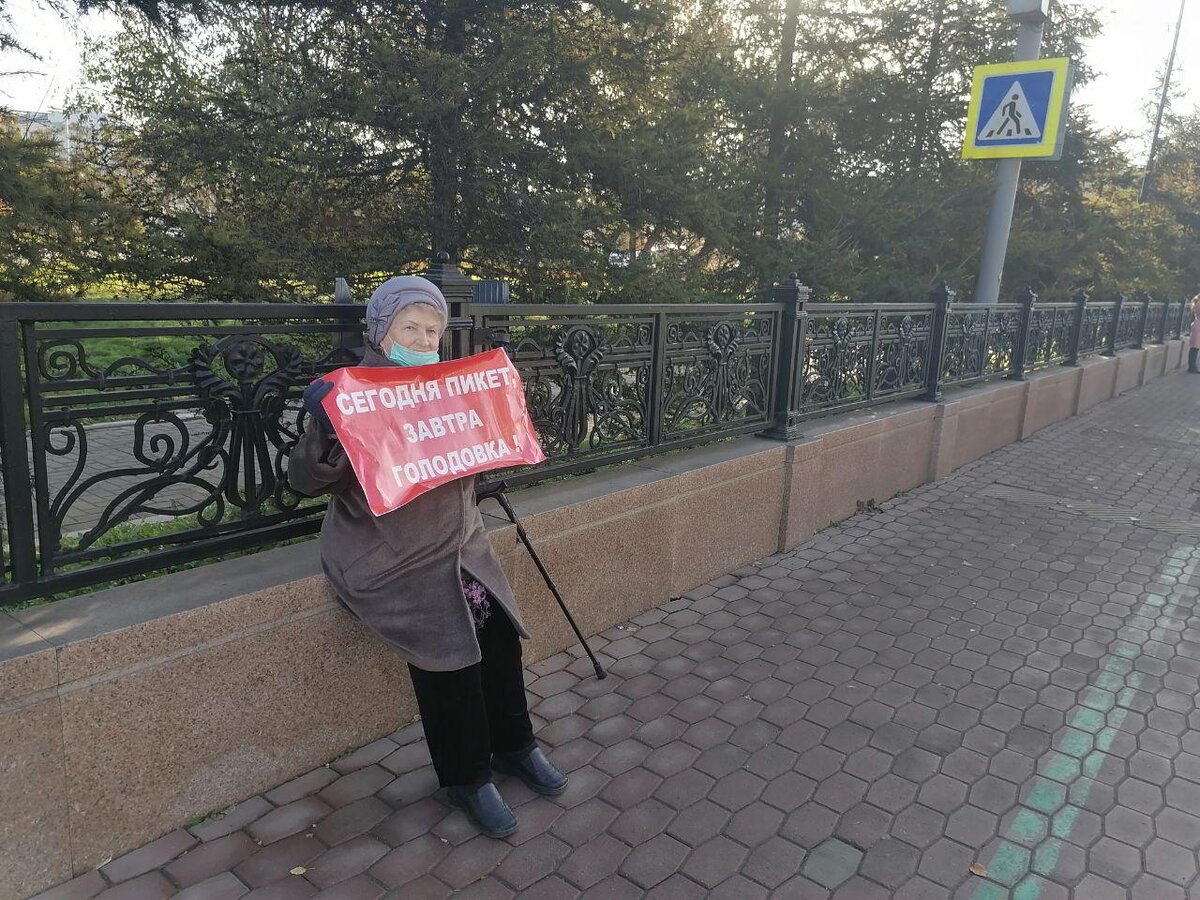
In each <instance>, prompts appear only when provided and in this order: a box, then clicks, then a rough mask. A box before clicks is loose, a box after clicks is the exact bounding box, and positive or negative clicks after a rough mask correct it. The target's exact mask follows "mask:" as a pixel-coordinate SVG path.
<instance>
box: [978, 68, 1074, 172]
mask: <svg viewBox="0 0 1200 900" xmlns="http://www.w3.org/2000/svg"><path fill="white" fill-rule="evenodd" d="M1071 74H1072V70H1071V61H1070V60H1069V59H1065V58H1064V59H1035V60H1031V61H1029V62H1014V63H998V64H996V65H990V66H979V67H978V68H977V69H976V70H975V81H974V84H973V87H972V90H971V106H970V109H969V110H968V111H967V132H966V137H965V139H964V141H963V158H964V159H1004V158H1017V159H1059V158H1061V157H1062V142H1063V135H1064V133H1065V131H1066V123H1067V102H1068V98H1069V96H1070V93H1071Z"/></svg>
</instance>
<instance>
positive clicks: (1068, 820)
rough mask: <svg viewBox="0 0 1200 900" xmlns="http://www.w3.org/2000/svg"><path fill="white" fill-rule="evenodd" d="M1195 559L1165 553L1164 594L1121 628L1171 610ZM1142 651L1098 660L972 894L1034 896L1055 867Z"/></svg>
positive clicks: (997, 899)
mask: <svg viewBox="0 0 1200 900" xmlns="http://www.w3.org/2000/svg"><path fill="white" fill-rule="evenodd" d="M1198 558H1200V548H1198V547H1188V548H1184V549H1181V550H1177V551H1175V552H1174V553H1172V554H1170V556H1168V557H1167V561H1166V562H1165V563H1164V564H1163V566H1162V568H1161V569H1160V570H1159V572H1158V575H1159V577H1160V578H1161V579H1162V580H1163V581H1164V582H1166V583H1167V584H1168V585H1169V586H1170V592H1169V595H1168V597H1169V598H1170V599H1168V597H1161V596H1158V595H1156V594H1151V595H1148V596H1147V597H1146V599H1145V600H1144V601H1143V602H1142V604H1141V605H1140V606H1139V607H1138V608H1137V610H1136V611H1135V612H1134V614H1133V615H1132V616H1130V617H1129V619H1128V620H1127V621H1126V622H1125V624H1124V625H1123V626H1122V627H1121V631H1122V632H1123V631H1125V630H1126V629H1129V628H1137V629H1139V630H1142V631H1146V632H1149V631H1151V630H1152V629H1154V628H1155V627H1156V621H1157V620H1158V619H1159V618H1161V617H1167V618H1173V617H1175V615H1176V613H1177V612H1178V610H1179V601H1180V600H1181V599H1182V591H1181V590H1180V589H1181V587H1182V586H1183V583H1184V582H1185V580H1186V581H1187V582H1190V581H1191V577H1192V575H1194V574H1195V573H1196V571H1197V568H1198V562H1200V559H1198ZM1139 620H1142V621H1139ZM1119 634H1120V632H1118V635H1119ZM1141 653H1142V648H1141V647H1140V646H1139V645H1138V644H1135V643H1132V642H1130V641H1122V642H1121V643H1120V644H1119V645H1118V646H1117V647H1116V648H1115V649H1114V650H1113V651H1112V652H1111V653H1109V654H1107V655H1106V656H1104V657H1103V658H1102V659H1101V660H1100V666H1099V672H1098V673H1097V675H1096V677H1095V679H1093V683H1092V684H1090V685H1088V687H1087V688H1086V689H1085V690H1084V692H1083V697H1082V699H1081V700H1080V702H1079V708H1078V709H1077V710H1076V711H1075V713H1074V714H1072V716H1071V718H1070V719H1069V720H1068V722H1067V725H1066V727H1067V729H1068V731H1067V733H1066V734H1065V735H1063V737H1062V738H1061V739H1060V740H1059V742H1058V747H1057V748H1056V749H1055V750H1053V751H1052V752H1051V755H1050V758H1049V760H1048V761H1047V762H1046V763H1045V764H1044V765H1042V766H1041V767H1040V769H1039V772H1040V774H1039V775H1038V776H1037V777H1035V778H1034V784H1033V787H1031V788H1030V790H1029V793H1028V796H1027V797H1026V798H1025V800H1023V801H1021V809H1019V810H1018V812H1017V814H1016V815H1015V816H1014V817H1013V820H1012V822H1011V823H1009V826H1008V828H1007V829H1006V831H1005V833H1004V837H1003V838H1002V840H1001V843H1000V845H999V846H998V847H997V848H996V852H995V853H994V854H992V858H991V860H990V861H989V862H988V864H987V875H986V876H984V878H983V879H981V881H980V882H979V886H978V887H977V888H976V889H975V893H974V897H973V900H1039V897H1040V896H1041V890H1042V887H1041V886H1042V882H1041V880H1040V879H1039V878H1037V877H1035V876H1042V877H1044V878H1050V877H1051V875H1052V873H1053V872H1054V870H1055V868H1056V867H1057V866H1058V860H1059V857H1060V856H1061V855H1062V849H1063V841H1064V840H1065V839H1067V838H1069V837H1070V836H1071V830H1072V829H1073V828H1074V827H1075V823H1076V821H1077V820H1078V819H1079V814H1080V811H1081V810H1082V809H1083V806H1084V804H1086V802H1087V798H1088V795H1089V794H1090V793H1091V791H1092V788H1093V787H1094V786H1095V784H1096V776H1097V775H1098V774H1099V773H1100V767H1101V766H1103V765H1104V759H1105V756H1106V754H1107V752H1108V749H1109V748H1110V747H1111V746H1112V744H1113V741H1115V740H1116V737H1117V734H1118V733H1119V732H1120V730H1121V725H1122V723H1123V722H1124V721H1125V717H1126V715H1127V714H1128V711H1129V710H1130V709H1131V708H1132V704H1133V702H1134V700H1135V699H1136V697H1137V692H1138V691H1139V690H1140V688H1141V686H1142V684H1143V683H1144V682H1145V675H1144V674H1143V673H1142V672H1139V671H1138V670H1137V669H1135V668H1134V663H1135V662H1136V661H1137V658H1138V657H1139V656H1141ZM1068 801H1069V802H1068ZM1046 817H1049V823H1050V824H1049V834H1047V829H1046V827H1045V825H1044V823H1045V822H1046V821H1047V818H1046ZM1030 847H1032V848H1033V852H1032V853H1031V852H1030V849H1029V848H1030Z"/></svg>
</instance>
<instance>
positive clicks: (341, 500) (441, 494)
mask: <svg viewBox="0 0 1200 900" xmlns="http://www.w3.org/2000/svg"><path fill="white" fill-rule="evenodd" d="M363 365H367V366H373V365H391V363H390V362H389V361H387V360H386V359H384V358H383V357H381V356H380V355H379V354H377V353H375V352H373V351H371V350H368V351H367V355H366V358H365V359H364V360H363ZM288 482H289V483H290V484H291V486H292V488H293V489H294V490H296V491H297V492H298V493H301V494H305V495H308V496H319V495H322V494H329V495H330V497H329V508H328V510H327V511H326V513H325V521H324V523H323V524H322V526H321V565H322V568H324V570H325V574H326V576H328V578H329V581H330V582H331V583H332V584H333V588H334V590H335V591H336V592H337V596H338V599H339V600H341V602H342V603H343V604H344V605H345V606H347V607H348V608H349V609H350V611H351V612H353V613H354V614H355V615H357V616H358V617H359V618H360V619H361V620H362V621H363V623H364V624H366V625H367V627H368V628H370V629H371V630H372V631H374V632H375V633H376V634H377V635H379V636H380V637H381V638H383V639H384V640H385V641H387V642H388V643H389V644H390V645H391V646H392V647H393V648H394V649H395V650H396V651H397V652H398V653H399V654H400V655H401V656H402V657H403V658H404V659H405V660H407V661H408V662H410V663H412V664H413V665H414V666H417V667H418V668H421V669H425V670H427V671H431V672H447V671H453V670H455V669H463V668H466V667H467V666H470V665H473V664H474V663H477V662H479V659H480V654H479V641H478V640H477V639H476V637H475V626H474V621H473V619H472V618H471V611H470V609H469V608H468V606H467V600H466V598H465V597H464V596H463V591H462V582H461V580H460V578H459V572H460V570H466V571H467V572H468V573H470V574H471V575H472V576H474V577H475V578H476V579H477V580H479V581H480V582H481V583H482V584H483V585H484V586H485V587H486V588H487V589H488V591H489V592H490V593H491V595H492V596H493V597H494V598H496V600H498V601H499V602H500V604H501V606H503V607H504V612H506V613H508V617H509V619H511V620H512V623H513V625H514V626H515V627H516V630H517V633H518V634H520V635H521V637H524V638H528V637H529V632H528V631H527V630H526V629H525V625H524V624H523V623H522V621H521V616H520V613H519V611H518V610H517V603H516V600H515V598H514V597H513V593H512V588H511V587H510V586H509V584H508V579H507V578H505V577H504V571H503V569H501V567H500V561H499V560H498V559H496V554H495V552H494V551H493V550H492V545H491V543H490V542H489V540H488V536H487V532H486V531H485V530H484V526H483V518H482V517H481V516H480V514H479V508H478V507H477V506H476V504H475V478H474V477H469V478H460V479H458V480H457V481H452V482H450V483H449V484H445V485H442V486H441V487H438V488H434V489H433V490H431V491H429V492H428V493H425V494H422V495H421V496H419V497H417V498H416V499H415V500H413V501H411V502H410V503H408V504H406V505H404V506H402V507H400V508H399V509H397V510H393V511H392V512H390V513H387V514H386V515H383V516H379V517H378V518H376V517H375V516H374V515H373V514H372V513H371V510H370V509H369V508H368V507H367V498H366V495H365V494H364V493H363V490H362V488H361V487H360V486H359V483H358V479H357V478H356V477H355V475H354V470H353V469H352V468H351V466H350V460H349V458H348V457H347V456H346V453H345V451H344V450H343V448H342V445H341V444H340V443H338V441H337V440H336V439H335V438H331V437H329V436H328V435H326V434H325V433H324V430H323V429H322V428H321V426H320V425H318V424H317V423H316V422H314V421H312V420H311V418H310V419H309V422H308V427H307V428H306V429H305V431H304V434H303V435H301V437H300V440H299V442H298V443H297V444H296V447H295V449H294V450H292V453H291V456H290V458H289V460H288ZM498 613H499V610H496V611H494V613H493V614H498Z"/></svg>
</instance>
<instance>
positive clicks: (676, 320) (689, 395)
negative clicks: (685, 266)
mask: <svg viewBox="0 0 1200 900" xmlns="http://www.w3.org/2000/svg"><path fill="white" fill-rule="evenodd" d="M776 321H777V320H776V318H775V317H774V316H772V315H769V314H768V315H755V314H746V315H741V314H739V313H738V311H737V309H736V307H734V308H731V309H730V311H729V312H726V313H724V314H718V315H709V316H702V315H687V314H681V315H675V314H672V315H669V316H667V317H665V322H666V341H665V346H664V350H665V358H664V365H663V369H664V376H663V392H662V396H661V400H660V404H659V409H660V415H661V419H662V437H663V440H665V441H671V440H676V439H683V438H692V437H699V436H700V435H702V434H706V433H709V432H714V431H717V432H719V431H721V430H723V429H726V428H728V427H729V426H746V425H751V426H752V425H759V426H762V427H765V426H766V425H767V423H768V418H769V416H770V398H771V388H772V380H771V379H772V372H773V363H774V355H773V351H774V347H775V332H776Z"/></svg>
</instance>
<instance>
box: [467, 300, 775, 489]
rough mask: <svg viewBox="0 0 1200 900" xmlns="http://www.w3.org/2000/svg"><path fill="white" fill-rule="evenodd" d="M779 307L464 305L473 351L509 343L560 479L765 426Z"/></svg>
mask: <svg viewBox="0 0 1200 900" xmlns="http://www.w3.org/2000/svg"><path fill="white" fill-rule="evenodd" d="M781 311H782V306H781V305H780V304H776V303H761V304H738V305H735V304H716V305H706V306H702V305H695V306H690V305H674V306H667V305H659V306H650V305H646V306H631V305H622V306H608V307H601V306H586V307H582V306H571V305H564V306H543V305H527V306H517V305H512V306H504V307H498V306H470V307H467V308H466V309H465V310H464V319H463V322H464V323H465V322H467V321H469V322H470V323H471V328H472V331H473V333H474V336H475V338H474V341H473V346H474V347H475V348H476V349H482V347H483V346H485V345H488V344H491V345H496V344H498V345H501V346H504V347H506V349H507V350H508V353H509V355H510V356H511V357H512V359H513V362H514V363H515V364H516V366H517V370H518V371H519V372H520V373H521V379H522V381H523V382H524V384H525V393H526V401H527V404H528V407H529V413H530V417H531V418H532V419H533V423H534V425H535V426H536V427H537V429H538V434H539V436H540V438H541V441H542V447H543V449H544V450H545V451H546V454H547V456H549V457H550V458H549V460H547V462H546V463H545V464H543V465H542V466H538V467H536V468H534V469H531V470H527V471H525V472H522V473H520V474H518V475H516V476H515V477H513V478H512V479H510V480H511V481H514V482H517V483H519V482H522V481H530V480H534V479H538V478H545V477H547V476H549V475H556V474H567V473H571V472H578V471H581V470H583V469H588V468H594V467H595V466H596V465H601V464H608V463H611V462H619V461H622V460H626V459H632V458H634V457H636V456H640V455H644V454H645V453H647V452H653V451H662V450H669V449H673V448H676V447H683V446H688V445H690V444H695V443H698V442H701V441H707V440H715V439H718V438H721V437H727V436H730V435H735V434H745V433H751V432H757V431H763V430H765V429H766V428H767V427H769V426H770V425H771V422H772V419H771V401H772V397H773V393H774V386H775V372H776V369H777V354H778V333H779V317H780V314H781Z"/></svg>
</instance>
